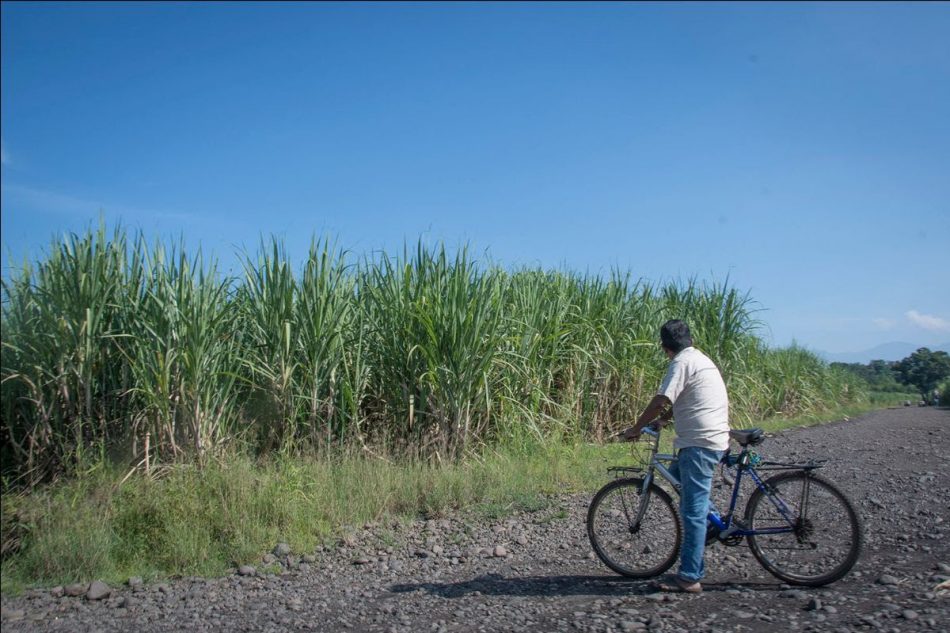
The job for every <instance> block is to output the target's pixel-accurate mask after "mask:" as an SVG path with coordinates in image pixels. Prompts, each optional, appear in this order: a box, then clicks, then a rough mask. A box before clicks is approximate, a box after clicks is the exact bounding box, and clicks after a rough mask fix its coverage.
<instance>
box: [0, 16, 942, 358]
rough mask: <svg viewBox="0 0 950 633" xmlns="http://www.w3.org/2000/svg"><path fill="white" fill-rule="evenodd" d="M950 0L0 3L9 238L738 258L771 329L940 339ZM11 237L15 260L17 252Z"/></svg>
mask: <svg viewBox="0 0 950 633" xmlns="http://www.w3.org/2000/svg"><path fill="white" fill-rule="evenodd" d="M948 174H950V4H946V3H932V4H911V3H900V4H897V3H895V4H884V3H875V4H854V3H840V4H817V3H801V4H798V3H791V4H778V3H769V4H752V3H736V4H701V5H700V4H685V3H683V4H672V3H658V4H646V3H603V4H601V3H593V2H591V3H584V4H571V3H550V4H547V3H528V4H515V3H466V4H461V3H446V4H439V3H421V4H395V3H393V4H389V3H386V4H371V3H366V4H327V3H314V4H304V3H289V4H281V3H268V4H245V3H242V4H227V3H206V4H201V3H192V4H169V3H161V4H158V3H156V4H145V3H143V4H128V5H123V4H117V3H103V4H95V3H75V4H54V3H38V4H33V3H9V2H4V3H3V5H2V231H3V238H2V242H3V246H4V249H5V251H6V252H7V253H9V254H11V255H12V256H13V257H14V258H15V259H16V260H22V258H23V257H35V256H37V255H38V254H40V253H42V252H43V249H44V248H45V247H46V245H47V244H48V243H49V240H50V238H51V236H52V235H53V234H56V233H62V232H64V231H78V230H82V229H83V228H85V227H87V226H90V225H94V224H96V223H97V221H98V218H99V216H100V214H102V216H103V217H105V219H106V220H107V221H108V222H109V223H114V222H117V221H121V222H122V223H123V224H124V225H125V226H127V227H129V228H132V229H141V230H143V231H145V232H146V233H147V234H149V235H153V236H174V235H179V234H181V235H184V237H185V239H186V242H187V243H188V244H189V245H192V246H198V245H201V246H202V247H203V248H204V250H205V251H209V250H211V251H213V252H214V253H216V254H217V255H218V256H219V258H220V259H221V260H222V262H223V263H224V264H225V265H226V266H230V265H232V264H233V263H234V261H235V258H234V252H235V250H236V249H237V248H241V247H248V248H252V249H253V248H254V247H255V245H256V243H257V241H258V238H259V236H260V235H261V234H264V235H269V234H276V235H279V236H283V237H284V238H285V239H286V243H287V246H288V249H289V251H290V253H291V254H292V255H293V256H295V257H302V256H303V255H304V253H305V251H306V247H307V244H308V242H309V240H310V237H311V235H313V234H321V235H323V234H327V235H331V236H333V237H335V238H336V239H337V241H338V242H339V243H340V244H341V245H343V246H345V247H347V248H349V249H350V250H352V251H354V252H356V253H364V252H370V251H373V250H375V249H379V248H384V249H386V250H389V251H391V252H395V251H396V250H397V249H399V248H401V245H402V244H403V242H404V240H409V241H410V242H414V241H415V240H416V239H417V238H418V237H419V236H424V237H425V238H426V239H427V240H430V241H437V240H444V241H445V242H446V243H448V244H449V245H453V246H454V245H457V244H460V243H464V242H468V243H470V244H471V245H472V246H473V247H475V248H476V250H478V251H486V250H487V251H488V253H489V254H490V256H491V257H492V258H493V259H494V260H496V261H498V262H500V263H502V264H505V265H512V266H517V265H539V266H543V267H546V268H548V267H564V268H570V269H573V270H578V271H589V272H592V273H604V274H606V273H608V272H609V271H610V270H611V269H612V268H617V267H619V268H621V269H626V270H630V271H631V272H632V273H633V274H634V275H635V276H642V277H645V278H648V279H651V280H659V281H662V280H669V279H684V278H688V277H697V278H699V279H705V280H711V281H721V280H724V279H726V278H727V277H728V279H729V280H730V281H731V283H733V284H734V285H736V286H737V287H739V288H741V289H743V290H749V291H750V292H751V294H752V296H753V297H754V298H755V299H756V300H757V301H758V302H759V303H760V304H761V306H762V307H763V308H764V309H765V311H764V312H762V313H761V315H760V316H761V318H762V319H764V321H765V322H766V323H767V325H768V331H766V332H764V335H765V337H766V338H767V340H769V341H770V342H772V343H773V344H776V345H785V344H788V343H790V342H791V341H793V340H795V341H798V342H799V343H801V344H804V345H806V346H808V347H811V348H813V349H820V350H827V351H832V352H838V351H853V350H859V349H864V348H868V347H871V346H873V345H876V344H879V343H883V342H887V341H909V342H913V343H915V344H925V345H935V344H939V343H943V342H945V341H947V340H950V291H948V288H950V283H948V279H950V248H948V246H947V245H948V243H950V240H948V236H950V177H948ZM6 266H7V263H6V262H5V263H4V267H5V268H6Z"/></svg>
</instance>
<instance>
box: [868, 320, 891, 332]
mask: <svg viewBox="0 0 950 633" xmlns="http://www.w3.org/2000/svg"><path fill="white" fill-rule="evenodd" d="M871 323H873V324H874V327H876V328H877V329H879V330H892V329H894V327H895V326H896V325H897V321H895V320H894V319H885V318H879V319H871Z"/></svg>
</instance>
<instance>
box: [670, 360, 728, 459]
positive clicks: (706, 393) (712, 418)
mask: <svg viewBox="0 0 950 633" xmlns="http://www.w3.org/2000/svg"><path fill="white" fill-rule="evenodd" d="M657 393H658V394H659V395H662V396H666V397H667V398H669V399H670V402H672V403H673V424H674V426H675V428H676V439H675V440H674V441H673V447H674V448H676V449H680V448H686V447H689V446H699V447H701V448H711V449H713V450H717V451H724V450H726V449H727V448H729V396H728V394H727V393H726V384H725V383H724V382H723V381H722V376H721V375H720V374H719V369H717V368H716V365H715V364H714V363H713V362H712V361H711V360H709V358H708V357H707V356H706V355H705V354H703V353H702V352H700V351H699V350H698V349H696V348H695V347H687V348H686V349H683V350H680V352H679V353H678V354H677V355H676V356H674V357H673V360H672V361H670V366H669V369H667V371H666V376H665V377H664V378H663V384H661V385H660V390H659V391H658V392H657Z"/></svg>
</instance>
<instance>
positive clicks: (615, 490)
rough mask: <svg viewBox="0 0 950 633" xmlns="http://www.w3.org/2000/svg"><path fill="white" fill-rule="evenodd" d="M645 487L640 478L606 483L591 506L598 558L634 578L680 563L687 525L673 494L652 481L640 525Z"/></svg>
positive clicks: (593, 542) (589, 529) (589, 519)
mask: <svg viewBox="0 0 950 633" xmlns="http://www.w3.org/2000/svg"><path fill="white" fill-rule="evenodd" d="M642 489H643V480H642V479H638V478H625V479H617V480H614V481H612V482H610V483H609V484H607V485H606V486H604V487H603V488H601V489H600V490H599V491H598V492H597V494H596V495H594V499H593V500H592V501H591V503H590V507H589V508H588V510H587V536H588V538H589V539H590V544H591V546H592V547H593V548H594V552H595V553H596V554H597V557H598V558H600V560H601V561H603V563H604V564H605V565H607V567H609V568H610V569H612V570H613V571H615V572H617V573H618V574H620V575H622V576H627V577H628V578H652V577H654V576H658V575H660V574H662V573H663V572H665V571H666V570H668V569H669V568H670V567H672V566H673V563H675V562H676V559H677V557H678V555H679V551H680V546H681V545H682V539H683V524H682V521H681V519H680V515H679V512H678V511H677V509H676V506H675V504H674V503H673V500H672V499H671V498H670V495H669V494H668V493H667V492H666V491H665V490H663V489H662V488H660V487H659V486H657V485H656V484H650V488H649V490H648V494H649V495H650V500H649V505H648V506H647V512H646V514H645V515H644V517H643V520H642V521H641V522H640V526H638V527H637V528H636V529H635V530H633V529H631V528H630V523H631V521H632V520H633V519H634V517H635V516H636V513H637V510H638V508H639V503H640V495H641V491H642Z"/></svg>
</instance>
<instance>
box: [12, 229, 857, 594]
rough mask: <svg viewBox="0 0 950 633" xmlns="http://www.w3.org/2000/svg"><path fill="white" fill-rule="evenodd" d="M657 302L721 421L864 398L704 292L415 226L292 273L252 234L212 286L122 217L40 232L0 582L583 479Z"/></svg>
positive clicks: (20, 292)
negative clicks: (499, 256) (527, 257)
mask: <svg viewBox="0 0 950 633" xmlns="http://www.w3.org/2000/svg"><path fill="white" fill-rule="evenodd" d="M673 317H679V318H684V319H686V320H687V321H688V322H689V323H690V325H691V327H692V329H693V332H694V337H695V339H696V343H697V346H698V347H700V348H701V349H703V350H704V351H705V352H707V353H708V354H709V355H710V356H711V357H712V358H713V360H715V361H716V363H717V364H718V365H719V366H720V368H721V369H722V371H723V374H724V376H725V377H726V379H727V383H728V386H729V389H730V396H731V399H732V405H733V417H734V420H735V423H736V424H737V425H740V426H747V425H749V424H750V423H752V422H755V421H758V420H763V419H767V418H775V417H778V418H783V419H788V418H791V417H794V416H802V415H804V416H809V419H812V420H814V419H819V418H821V417H828V416H832V417H834V416H837V415H838V410H839V408H840V407H842V406H844V407H858V408H860V407H866V406H867V405H868V401H869V399H868V394H867V392H866V389H865V388H864V387H863V386H862V385H861V384H859V383H857V382H856V381H855V380H854V379H852V378H851V377H849V376H848V375H845V374H843V373H841V372H836V371H833V370H831V369H829V368H828V367H827V366H826V365H825V364H824V363H822V362H821V361H820V360H819V359H817V358H816V357H815V356H814V355H813V354H810V353H809V352H807V351H805V350H802V349H799V348H794V347H793V348H788V349H781V350H771V349H768V348H766V347H765V346H764V345H763V344H762V342H761V340H760V339H759V338H758V337H757V336H756V332H757V327H758V323H757V322H756V320H755V319H754V311H753V304H752V302H751V301H750V299H749V297H748V296H744V295H742V294H740V293H738V292H737V291H736V290H735V289H732V288H729V287H728V286H726V285H706V284H696V283H669V284H666V285H653V284H646V283H642V282H632V281H631V280H630V277H629V276H628V275H619V274H615V275H613V276H611V278H610V279H603V278H600V277H591V276H580V275H576V274H573V273H570V272H550V271H549V272H546V271H540V270H519V271H514V272H510V271H506V270H503V269H501V268H498V267H494V266H480V265H479V264H478V263H477V262H474V261H473V260H472V259H471V258H470V257H469V256H468V255H467V254H466V253H465V252H464V251H461V252H459V253H458V254H456V255H449V254H448V253H446V251H445V250H444V248H441V247H437V248H427V247H425V246H423V245H421V244H420V245H419V247H418V248H417V249H416V250H415V252H411V253H410V252H408V251H407V252H405V253H404V254H403V255H402V256H401V257H395V258H390V257H387V256H385V255H381V256H379V257H378V258H376V259H373V260H364V261H360V262H356V263H352V262H350V261H348V260H347V258H346V256H345V254H344V253H342V252H340V251H339V250H336V249H334V248H331V247H329V246H328V245H327V244H326V243H316V244H314V246H313V248H312V249H311V251H310V253H309V256H308V258H307V260H306V262H305V265H304V267H303V269H302V271H300V273H299V274H294V272H293V269H292V267H291V265H290V263H289V261H288V258H287V257H286V255H285V254H284V252H283V249H282V247H281V246H280V245H279V244H277V243H272V244H269V245H267V246H265V247H262V249H261V251H260V253H259V254H258V255H257V256H256V257H253V256H249V257H247V260H246V265H245V274H244V275H243V277H242V278H241V279H225V278H222V277H221V276H220V275H219V274H218V273H217V272H216V270H215V266H214V264H213V262H212V263H205V262H203V261H202V259H201V257H200V256H197V257H194V258H189V257H188V256H187V255H186V253H185V251H184V249H183V248H176V249H171V250H166V249H163V248H162V247H160V246H156V247H153V248H151V249H150V248H148V247H147V246H146V245H145V244H144V243H142V242H141V241H135V242H134V243H131V244H130V243H129V242H128V240H127V238H126V236H125V234H124V233H123V232H121V231H119V230H117V231H115V233H113V234H112V235H111V236H107V235H106V234H105V232H104V231H102V230H100V231H99V232H98V233H88V234H86V235H83V236H73V237H70V238H67V239H64V240H61V241H58V242H56V243H54V244H53V245H52V248H51V250H50V253H49V255H48V256H47V257H46V258H45V259H43V260H41V261H38V262H35V263H34V264H32V265H31V266H29V267H26V268H24V269H23V270H22V271H20V272H17V273H15V274H14V275H13V276H12V277H11V279H9V280H4V288H3V333H4V340H3V368H2V372H3V386H2V403H0V408H2V414H3V437H2V440H3V444H2V453H3V455H2V456H3V475H4V488H5V494H4V496H3V509H4V512H3V515H4V516H3V538H4V551H5V556H4V561H3V586H4V589H5V590H7V589H15V588H16V587H21V586H24V585H27V584H31V583H44V584H51V583H59V582H69V581H73V580H79V579H90V578H96V577H101V578H107V579H110V580H113V581H115V580H121V579H122V578H124V577H126V576H128V575H130V574H138V575H145V576H150V575H162V574H176V573H186V574H194V573H201V574H213V573H219V572H221V571H222V570H223V569H225V568H226V567H228V566H229V565H231V564H233V563H236V562H245V561H249V560H253V559H255V558H257V557H258V556H259V555H260V554H261V553H262V552H263V551H266V550H267V549H269V548H270V547H271V546H272V545H273V544H274V543H275V542H276V541H278V540H285V541H287V542H289V543H290V544H291V545H292V546H293V547H294V548H295V549H296V550H297V551H307V550H308V549H310V548H312V547H313V546H314V545H315V544H316V543H317V542H319V541H321V540H323V539H327V538H330V537H331V536H333V535H335V534H339V533H340V531H341V530H344V529H345V526H348V525H349V526H352V525H359V524H361V523H363V522H366V521H376V520H381V519H391V518H398V517H402V518H406V517H412V516H418V515H419V514H420V513H421V514H431V515H438V514H440V513H444V512H447V511H450V510H452V509H455V508H473V509H475V510H476V511H477V512H480V513H483V514H484V513H487V514H499V513H504V512H506V511H507V510H509V509H511V508H524V507H527V508H531V507H540V505H541V504H543V503H544V496H545V495H546V494H550V493H557V492H562V491H565V490H588V489H591V488H593V487H596V485H598V484H599V483H600V482H601V481H603V478H604V471H603V468H604V466H605V465H606V463H607V462H613V461H622V459H623V456H624V455H625V448H624V447H622V446H616V445H615V446H597V445H596V444H597V443H598V442H599V441H600V440H602V439H603V438H604V437H605V436H606V435H607V434H608V433H610V432H612V431H614V430H616V429H617V428H620V427H622V426H624V425H626V424H627V423H628V422H629V421H630V420H631V419H632V418H633V417H634V415H635V413H636V411H637V410H638V409H639V408H642V406H643V405H644V404H645V402H646V401H647V400H648V399H649V397H650V396H651V394H652V390H653V389H654V388H655V385H656V384H657V383H658V382H659V379H660V377H661V375H662V372H663V369H664V366H665V359H664V357H663V356H662V355H661V353H660V351H659V349H658V346H657V344H656V338H657V331H658V328H659V325H660V324H661V323H662V322H663V321H664V320H666V319H667V318H673ZM775 424H789V422H787V421H786V422H776V423H775ZM146 437H147V438H148V441H147V442H146ZM146 443H147V445H148V447H149V451H148V454H147V456H148V463H149V465H150V468H151V469H152V473H151V475H150V476H145V475H144V474H143V473H142V469H143V464H144V461H145V457H146V453H145V446H146ZM133 467H135V469H136V470H135V472H134V473H133V474H132V475H131V476H130V477H128V478H126V477H125V475H126V474H127V473H128V472H129V471H130V469H132V468H133ZM156 473H157V474H156ZM51 482H52V483H51Z"/></svg>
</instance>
